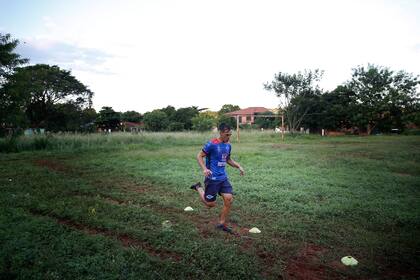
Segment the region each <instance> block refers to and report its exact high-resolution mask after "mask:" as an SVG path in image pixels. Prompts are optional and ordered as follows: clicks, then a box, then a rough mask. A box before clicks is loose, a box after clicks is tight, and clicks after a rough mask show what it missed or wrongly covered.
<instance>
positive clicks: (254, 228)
mask: <svg viewBox="0 0 420 280" xmlns="http://www.w3.org/2000/svg"><path fill="white" fill-rule="evenodd" d="M249 232H250V233H261V230H259V229H258V228H256V227H253V228H251V229H250V230H249Z"/></svg>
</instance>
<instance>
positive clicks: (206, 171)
mask: <svg viewBox="0 0 420 280" xmlns="http://www.w3.org/2000/svg"><path fill="white" fill-rule="evenodd" d="M206 156H207V155H206V153H205V152H203V151H200V152H199V153H198V154H197V162H198V165H200V167H201V169H202V170H203V174H204V176H205V177H209V176H210V175H211V174H212V173H211V171H210V170H209V169H207V167H206V165H205V164H204V160H203V158H204V157H206Z"/></svg>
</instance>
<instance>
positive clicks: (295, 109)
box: [264, 69, 323, 132]
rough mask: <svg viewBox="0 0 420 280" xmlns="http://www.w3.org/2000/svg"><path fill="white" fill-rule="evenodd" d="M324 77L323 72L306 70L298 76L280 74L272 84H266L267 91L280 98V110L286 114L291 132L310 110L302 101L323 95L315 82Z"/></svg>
mask: <svg viewBox="0 0 420 280" xmlns="http://www.w3.org/2000/svg"><path fill="white" fill-rule="evenodd" d="M322 75H323V71H320V70H318V69H316V70H314V71H311V70H305V71H304V72H303V73H302V72H300V71H299V72H298V73H297V74H287V73H282V72H279V73H278V74H275V75H274V80H273V81H272V82H271V83H268V82H267V83H265V84H264V88H265V89H266V90H268V91H274V92H275V94H276V95H277V97H279V98H280V107H281V108H280V110H282V111H283V112H284V115H285V119H286V123H287V124H288V126H289V129H290V131H291V132H294V131H296V130H297V129H298V128H299V126H300V124H301V122H302V121H303V120H304V119H305V117H306V115H307V113H308V111H309V109H310V107H308V106H306V104H305V102H302V101H304V100H305V98H306V97H308V96H309V95H318V94H320V93H321V90H320V89H319V87H318V85H316V84H315V82H318V81H319V80H320V79H321V77H322ZM292 101H293V102H292Z"/></svg>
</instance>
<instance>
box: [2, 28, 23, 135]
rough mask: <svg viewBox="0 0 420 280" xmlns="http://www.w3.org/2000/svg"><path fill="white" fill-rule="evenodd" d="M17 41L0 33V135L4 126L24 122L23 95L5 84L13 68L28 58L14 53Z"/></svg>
mask: <svg viewBox="0 0 420 280" xmlns="http://www.w3.org/2000/svg"><path fill="white" fill-rule="evenodd" d="M18 44H19V41H18V40H16V39H12V37H11V35H10V34H2V33H0V135H1V134H3V131H2V130H3V128H4V127H18V126H24V125H25V124H26V121H27V120H26V116H25V114H24V106H25V100H26V98H25V95H24V94H23V93H21V92H15V93H13V94H11V93H10V92H9V91H8V89H7V87H6V86H5V84H6V83H7V80H8V78H9V77H10V75H12V74H13V71H14V69H15V68H16V67H17V66H19V65H21V64H24V63H27V62H28V60H27V59H25V58H21V57H20V55H19V54H17V53H15V52H14V51H15V48H16V47H17V45H18Z"/></svg>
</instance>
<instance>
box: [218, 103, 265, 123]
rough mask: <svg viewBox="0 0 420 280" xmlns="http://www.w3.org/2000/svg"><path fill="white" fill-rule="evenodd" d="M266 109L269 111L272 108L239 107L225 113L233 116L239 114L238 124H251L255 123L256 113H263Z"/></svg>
mask: <svg viewBox="0 0 420 280" xmlns="http://www.w3.org/2000/svg"><path fill="white" fill-rule="evenodd" d="M268 111H270V112H271V111H272V110H270V109H267V108H264V107H249V108H245V109H241V110H238V111H233V112H230V113H226V115H227V116H231V117H235V118H236V117H238V116H239V123H240V124H253V123H255V114H256V113H265V112H268Z"/></svg>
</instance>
